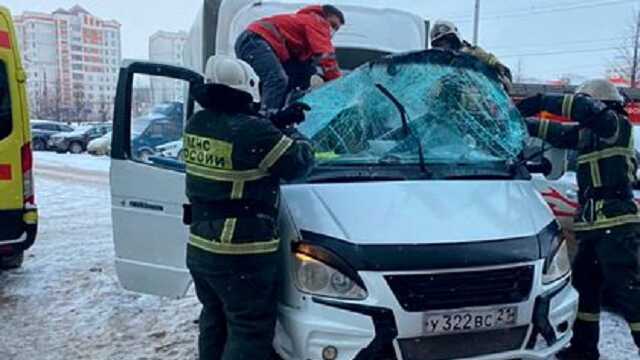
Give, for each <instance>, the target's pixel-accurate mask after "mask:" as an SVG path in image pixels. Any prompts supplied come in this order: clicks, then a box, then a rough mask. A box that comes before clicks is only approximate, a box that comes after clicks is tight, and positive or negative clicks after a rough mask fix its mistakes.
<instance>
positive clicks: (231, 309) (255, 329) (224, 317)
mask: <svg viewBox="0 0 640 360" xmlns="http://www.w3.org/2000/svg"><path fill="white" fill-rule="evenodd" d="M194 254H195V255H194ZM225 257H227V258H228V257H229V256H222V255H220V256H217V255H211V256H209V255H207V254H204V253H203V252H202V251H200V250H197V249H193V248H191V247H190V248H189V250H188V255H187V266H188V267H189V270H190V272H191V276H192V277H193V283H194V285H195V289H196V295H197V296H198V299H199V300H200V302H201V303H202V312H201V313H200V322H199V327H200V334H199V337H198V351H199V355H200V357H199V358H200V360H258V359H259V360H268V359H271V358H272V356H273V338H274V332H275V325H276V318H277V294H276V293H277V285H276V284H277V270H276V269H277V265H276V259H277V258H276V257H275V256H271V255H267V256H266V257H259V256H246V257H245V256H242V255H239V256H233V259H224V258H225ZM243 258H244V259H243ZM254 259H257V261H253V260H254ZM218 260H219V261H218ZM206 262H210V266H207V264H206ZM243 263H244V265H245V266H242V265H243ZM256 264H261V266H256ZM247 268H249V269H247Z"/></svg>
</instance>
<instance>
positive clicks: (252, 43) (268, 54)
mask: <svg viewBox="0 0 640 360" xmlns="http://www.w3.org/2000/svg"><path fill="white" fill-rule="evenodd" d="M344 23H345V19H344V15H343V13H342V12H341V11H340V10H339V9H337V8H336V7H334V6H331V5H324V6H319V5H315V6H308V7H305V8H303V9H302V10H300V11H298V12H297V13H295V14H282V15H276V16H272V17H267V18H263V19H260V20H258V21H256V22H254V23H252V24H250V25H249V27H248V28H247V30H246V31H244V32H243V33H242V34H241V35H240V37H239V38H238V39H237V41H236V45H235V51H236V56H237V57H238V58H240V59H242V60H244V61H246V62H247V63H249V65H251V66H252V67H253V68H254V69H255V71H256V73H257V74H258V76H259V77H260V79H261V80H262V95H263V96H262V106H263V108H264V109H265V110H267V111H272V112H273V111H274V110H278V109H280V108H282V107H283V106H284V104H285V102H286V97H287V94H289V92H291V91H292V90H294V89H296V88H302V89H303V90H305V89H307V88H308V87H309V84H310V81H311V78H312V77H314V75H316V74H319V75H320V76H321V77H322V79H323V80H324V81H330V80H334V79H337V78H339V77H340V76H341V72H340V69H339V67H338V62H337V60H336V55H335V48H334V46H333V43H332V37H333V35H334V34H335V32H336V31H338V30H339V29H340V27H341V26H342V25H344Z"/></svg>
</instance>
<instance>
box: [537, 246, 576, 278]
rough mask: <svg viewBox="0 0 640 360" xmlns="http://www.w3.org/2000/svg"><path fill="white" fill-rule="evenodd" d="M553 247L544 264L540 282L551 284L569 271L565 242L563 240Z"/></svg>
mask: <svg viewBox="0 0 640 360" xmlns="http://www.w3.org/2000/svg"><path fill="white" fill-rule="evenodd" d="M557 241H560V244H559V245H558V246H557V247H555V249H556V250H555V251H552V252H551V254H550V255H549V257H548V258H547V260H546V261H545V264H544V274H543V275H542V282H543V283H544V284H545V285H546V284H551V283H552V282H555V281H558V280H560V279H562V278H563V277H565V276H566V275H567V274H568V273H569V272H570V271H571V261H570V260H569V251H568V250H567V242H566V241H565V240H564V239H563V240H557Z"/></svg>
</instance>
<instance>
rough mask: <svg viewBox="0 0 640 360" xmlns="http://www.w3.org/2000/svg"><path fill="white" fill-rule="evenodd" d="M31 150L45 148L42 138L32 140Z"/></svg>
mask: <svg viewBox="0 0 640 360" xmlns="http://www.w3.org/2000/svg"><path fill="white" fill-rule="evenodd" d="M33 150H34V151H42V150H47V145H46V144H45V143H44V141H43V140H42V139H35V140H33Z"/></svg>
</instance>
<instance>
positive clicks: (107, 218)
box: [0, 153, 640, 360]
mask: <svg viewBox="0 0 640 360" xmlns="http://www.w3.org/2000/svg"><path fill="white" fill-rule="evenodd" d="M35 160H36V174H35V175H36V186H37V188H36V192H37V201H38V205H39V209H40V229H39V234H38V239H37V242H36V245H35V246H34V248H33V249H32V250H30V251H29V253H28V256H27V258H26V260H25V265H24V267H23V268H22V269H19V270H16V271H8V272H3V273H0V360H76V359H82V360H84V359H87V360H103V359H104V360H120V359H122V360H134V359H135V360H152V359H158V360H160V359H163V360H164V359H168V360H178V359H180V360H184V359H187V360H188V359H195V357H196V355H195V343H196V336H197V325H196V324H194V320H195V319H196V318H197V316H198V311H199V308H200V307H199V305H198V302H197V300H196V299H195V298H194V297H193V295H190V296H189V297H188V298H186V299H183V300H169V299H162V298H158V297H154V296H146V295H139V294H134V293H131V292H127V291H125V290H123V289H122V288H121V287H120V285H119V284H118V280H117V278H116V274H115V271H114V267H113V259H114V253H113V244H112V240H111V237H112V235H111V214H110V198H109V177H108V169H109V159H108V158H106V157H99V158H96V157H91V156H89V155H70V154H54V153H37V154H36V157H35ZM603 326H604V329H603V338H604V339H603V342H602V350H603V353H604V354H607V355H608V356H609V359H610V360H638V359H640V357H639V356H637V355H635V354H634V352H633V349H634V346H633V343H632V340H631V337H630V336H629V333H628V330H627V327H626V324H624V322H623V321H622V320H621V319H619V318H617V317H615V316H611V315H607V316H606V317H605V321H604V325H603Z"/></svg>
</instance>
